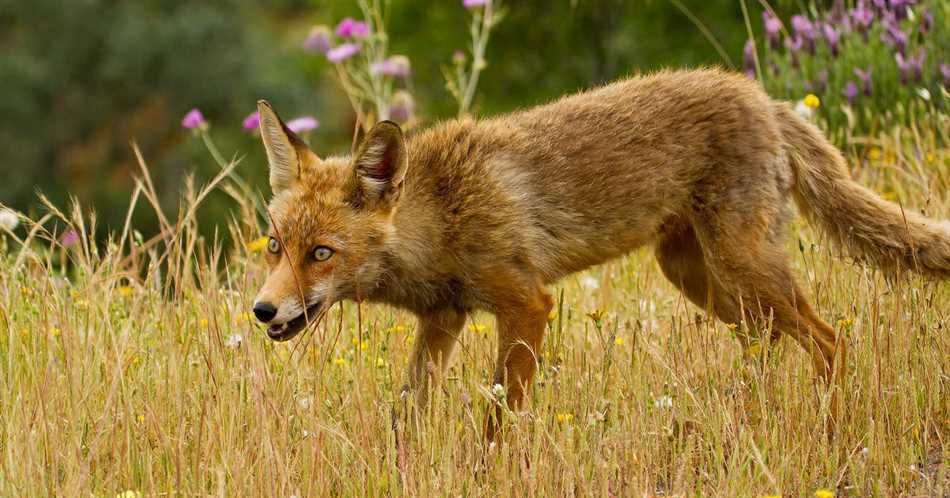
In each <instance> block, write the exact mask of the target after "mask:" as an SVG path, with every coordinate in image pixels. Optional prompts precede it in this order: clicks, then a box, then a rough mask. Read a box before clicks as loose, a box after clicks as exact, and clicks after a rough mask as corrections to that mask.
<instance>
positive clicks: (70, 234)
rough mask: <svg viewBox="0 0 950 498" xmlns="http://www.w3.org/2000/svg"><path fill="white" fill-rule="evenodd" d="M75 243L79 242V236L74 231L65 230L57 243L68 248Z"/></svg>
mask: <svg viewBox="0 0 950 498" xmlns="http://www.w3.org/2000/svg"><path fill="white" fill-rule="evenodd" d="M76 242H79V234H78V233H76V231H75V230H72V229H70V230H66V231H65V232H63V234H62V235H60V236H59V243H60V244H62V245H63V247H69V246H71V245H73V244H75V243H76Z"/></svg>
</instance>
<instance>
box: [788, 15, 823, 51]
mask: <svg viewBox="0 0 950 498" xmlns="http://www.w3.org/2000/svg"><path fill="white" fill-rule="evenodd" d="M792 30H793V31H794V32H795V35H797V36H798V37H800V38H801V39H802V40H804V42H805V46H807V47H808V52H809V53H811V54H814V53H815V38H817V37H818V33H817V30H816V29H815V25H814V24H812V22H811V21H809V20H808V18H807V17H805V16H802V15H796V16H792Z"/></svg>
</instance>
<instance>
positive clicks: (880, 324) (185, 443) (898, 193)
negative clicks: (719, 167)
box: [0, 131, 950, 497]
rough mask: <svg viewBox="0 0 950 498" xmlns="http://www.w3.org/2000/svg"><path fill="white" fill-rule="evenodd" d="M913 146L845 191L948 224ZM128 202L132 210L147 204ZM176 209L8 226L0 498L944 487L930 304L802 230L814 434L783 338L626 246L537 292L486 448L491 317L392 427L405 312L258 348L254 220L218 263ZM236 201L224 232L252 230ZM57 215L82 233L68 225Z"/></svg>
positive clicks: (908, 283)
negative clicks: (829, 362) (426, 402)
mask: <svg viewBox="0 0 950 498" xmlns="http://www.w3.org/2000/svg"><path fill="white" fill-rule="evenodd" d="M940 138H942V140H943V142H942V143H947V137H946V136H943V137H940ZM936 141H937V139H935V138H934V137H933V136H929V135H928V136H925V137H921V136H920V135H918V134H916V133H912V132H906V131H905V132H903V133H900V134H898V133H895V134H892V135H889V136H886V137H883V138H881V139H880V140H879V142H878V144H877V145H878V147H880V149H881V150H882V151H883V152H882V153H881V154H880V158H879V159H876V160H873V161H861V162H862V163H863V164H864V166H863V167H862V168H860V176H861V177H862V181H864V182H865V183H867V184H869V185H872V186H874V187H875V188H877V189H878V191H880V192H883V193H884V194H885V195H888V196H892V197H894V198H896V199H900V200H901V201H902V202H903V203H905V204H906V205H915V206H924V207H925V208H926V210H927V211H928V212H930V213H933V214H937V215H939V216H942V217H944V218H946V217H950V193H948V192H950V190H948V186H950V152H948V151H947V150H946V149H940V148H937V146H936V145H935V142H936ZM915 149H919V150H920V151H921V153H920V154H917V153H914V152H913V151H914V150H915ZM851 154H852V157H854V156H855V151H851ZM862 155H865V153H864V152H862ZM875 156H876V154H875ZM857 161H858V160H857V159H856V164H857ZM224 176H226V175H222V177H224ZM143 178H146V177H143ZM224 183H228V181H227V180H224ZM149 185H150V183H149V182H147V181H143V182H142V184H141V188H140V189H137V190H136V195H135V196H134V198H135V202H136V203H140V204H142V203H148V202H149V201H150V200H152V199H154V198H155V195H154V192H153V191H152V190H151V188H150V186H149ZM186 192H194V189H191V188H188V189H186ZM231 193H232V194H233V195H234V196H235V198H236V199H243V198H244V197H242V194H240V193H238V192H237V191H234V190H231ZM200 197H201V193H200V192H197V193H193V194H192V193H186V195H185V196H184V201H183V203H182V206H183V208H182V215H181V216H180V218H179V219H178V220H163V222H162V225H163V227H165V229H166V232H165V235H164V236H162V237H158V238H156V239H154V240H153V241H138V242H137V241H136V238H135V237H134V236H133V235H132V233H133V232H132V231H130V230H128V229H126V230H124V231H123V232H120V235H119V236H118V237H116V240H115V241H114V242H113V243H111V244H109V245H104V246H99V247H98V248H96V249H94V248H93V247H92V246H90V245H88V244H87V243H85V242H80V243H78V244H76V245H74V246H72V247H70V248H68V249H62V248H59V247H56V246H55V245H54V246H53V247H52V248H50V246H51V243H50V242H49V239H55V237H53V236H52V234H47V233H45V230H46V228H45V227H48V226H51V225H50V224H49V220H44V221H43V222H42V223H41V224H39V225H35V226H28V227H26V228H27V229H31V228H32V229H33V235H34V237H32V239H31V241H28V242H27V244H28V249H23V248H22V247H21V246H20V244H19V243H18V242H17V241H16V240H14V239H13V238H12V236H10V235H9V234H8V236H7V237H6V239H5V240H6V242H3V243H4V244H6V245H7V246H8V248H7V250H6V251H3V252H4V253H6V254H7V255H6V256H2V257H0V283H2V285H0V325H2V333H0V353H2V355H0V361H2V362H3V367H2V371H0V372H2V373H0V449H2V464H0V495H2V496H53V495H56V496H92V495H94V496H99V497H111V496H114V495H116V494H117V493H120V492H123V491H125V490H134V491H135V492H140V493H141V494H142V495H145V496H153V495H161V496H165V495H183V496H207V495H215V496H284V497H286V496H291V495H297V496H322V495H335V496H364V495H368V496H402V495H411V496H536V495H537V496H563V495H580V496H653V495H663V496H760V495H782V496H812V495H813V494H814V493H815V491H816V490H817V489H819V488H827V489H829V490H831V491H833V492H834V493H836V495H837V496H947V495H948V494H950V443H948V441H947V439H948V437H950V334H948V333H947V329H948V327H950V321H948V312H950V287H948V286H947V285H946V284H940V283H934V282H925V281H922V280H919V279H915V278H909V279H907V280H901V281H897V282H890V283H888V282H885V281H884V280H883V279H882V278H881V277H880V276H879V275H877V274H876V273H874V272H873V271H870V270H867V269H863V268H861V267H857V266H854V265H851V264H849V263H848V262H846V261H842V260H839V259H836V258H835V257H834V255H833V251H832V249H831V248H828V247H826V246H823V245H822V244H821V242H820V239H819V238H818V236H817V235H816V234H815V233H814V232H812V231H810V230H808V229H803V228H802V227H801V226H796V227H795V229H794V230H793V231H792V232H793V233H792V236H791V237H790V244H789V248H790V251H792V252H793V253H794V259H795V265H796V267H797V269H798V270H799V275H800V276H801V279H802V281H803V282H804V283H805V285H806V287H807V288H808V289H809V290H810V292H811V293H812V296H813V298H814V300H815V302H816V303H817V308H818V310H819V312H820V314H821V315H822V316H823V317H824V318H825V319H826V320H828V321H829V322H831V323H835V324H837V325H836V326H837V328H839V329H845V330H847V336H848V339H849V341H850V344H851V349H850V351H851V355H850V373H849V377H848V379H847V386H848V390H847V392H846V393H845V399H846V403H847V409H846V411H845V414H844V419H843V421H842V422H841V423H840V425H839V430H838V432H837V434H836V435H835V437H834V438H833V439H831V440H829V438H828V436H827V434H826V432H825V431H824V429H823V428H824V426H825V418H826V414H827V410H826V408H825V407H824V406H825V405H824V404H823V403H824V402H825V401H826V398H827V397H826V395H825V394H824V393H822V392H821V390H819V389H816V387H815V386H814V385H813V384H812V381H811V379H812V372H811V369H810V362H809V361H808V360H807V358H806V356H805V355H804V354H803V353H802V351H801V350H800V348H798V347H797V346H796V345H795V344H794V343H792V341H789V340H787V339H785V340H782V341H781V342H779V343H778V344H776V345H774V346H772V347H768V348H760V349H758V350H757V351H756V350H753V351H752V352H751V353H752V354H751V355H748V356H751V357H750V358H743V354H742V351H740V350H739V347H738V342H737V341H735V340H732V339H731V338H730V335H731V334H732V332H731V331H730V330H729V328H728V327H727V326H725V325H723V324H720V323H712V322H710V321H708V320H705V319H704V318H702V316H701V314H700V313H699V310H697V309H696V308H694V307H692V306H691V305H689V304H687V303H686V302H685V301H684V300H683V298H682V297H680V296H679V295H678V294H677V293H676V292H675V291H674V289H673V288H672V286H671V285H669V284H668V283H667V282H666V281H665V280H664V279H663V278H662V275H660V273H659V270H658V268H657V266H656V264H655V263H654V262H653V261H652V258H651V255H650V254H649V251H647V250H643V251H640V252H638V253H636V254H633V255H631V256H630V257H628V258H626V259H624V260H623V261H619V262H615V263H611V264H608V265H606V266H603V267H599V268H595V269H593V270H591V271H589V272H587V273H585V274H583V275H578V276H577V277H575V278H570V279H568V280H566V281H564V282H563V283H562V285H559V286H558V287H557V288H556V289H555V290H556V292H557V293H558V294H559V295H560V296H562V298H561V301H562V303H561V305H560V306H559V309H558V312H557V313H556V315H555V316H553V318H552V320H551V325H550V332H549V334H548V336H547V339H546V342H545V346H544V351H543V354H542V358H541V363H542V364H541V368H540V371H541V372H542V373H541V376H540V379H539V382H538V384H537V386H536V388H535V390H534V395H533V400H532V403H531V410H530V412H529V413H528V414H525V415H518V416H515V417H512V418H513V421H512V422H511V423H510V425H509V426H508V433H507V435H506V437H505V443H504V444H503V445H501V446H499V447H495V448H493V449H492V450H490V451H486V449H485V448H484V447H483V444H482V439H481V426H482V420H483V418H484V416H485V413H486V406H487V402H488V401H487V398H488V396H489V394H488V391H487V388H488V386H487V384H486V381H487V379H488V378H489V372H490V368H491V365H492V353H493V351H494V344H493V343H494V334H493V333H492V332H493V324H492V322H491V321H490V317H488V316H485V315H477V316H475V317H473V318H472V320H471V321H470V323H471V326H470V327H468V330H467V331H466V333H465V336H464V337H463V338H462V343H463V346H462V347H461V348H460V353H459V354H458V355H457V357H456V358H455V361H454V363H453V365H454V366H453V367H452V369H451V372H450V373H449V375H448V377H447V378H445V379H444V381H443V382H442V384H441V388H440V389H438V390H437V392H436V393H435V394H434V396H433V399H432V403H431V406H430V409H429V411H428V414H424V415H423V416H422V417H420V418H419V419H418V420H416V419H414V418H413V417H411V416H409V415H407V413H409V411H408V410H407V406H406V405H407V403H408V400H403V399H400V397H399V395H398V393H399V388H400V386H401V385H402V383H403V371H404V369H405V367H406V362H407V359H408V352H409V348H410V339H411V337H412V332H413V327H414V325H413V322H412V320H411V317H410V316H409V315H407V314H406V313H403V312H399V311H395V310H392V309H388V308H385V307H382V306H372V305H363V306H362V307H361V309H358V306H357V305H356V304H353V303H347V304H344V305H341V306H338V307H337V308H334V310H333V311H332V312H331V313H330V315H329V317H328V320H327V322H326V323H325V324H324V326H322V327H320V328H319V329H318V330H316V331H315V332H314V333H313V334H311V335H308V336H307V337H306V338H305V339H304V340H302V341H296V342H291V343H288V344H274V343H271V342H269V341H268V340H267V339H266V338H265V335H264V334H263V332H262V330H261V328H260V327H259V326H258V325H256V324H255V323H254V322H253V321H252V320H250V315H248V314H247V313H246V311H247V310H248V308H249V303H250V302H251V299H252V296H253V294H254V292H255V289H256V286H257V284H258V283H259V282H260V281H261V279H262V276H263V275H262V272H263V268H262V264H261V261H260V258H259V255H258V254H248V253H247V251H246V250H245V249H244V248H243V241H246V240H247V239H248V237H251V236H253V234H255V233H257V230H259V227H257V226H255V224H254V223H253V222H243V221H238V222H235V223H233V224H232V227H231V231H232V234H233V236H234V237H235V238H236V239H237V240H241V241H242V245H239V246H238V248H236V249H234V250H232V251H230V253H229V254H228V257H227V260H228V261H227V264H221V263H220V261H221V260H222V259H223V258H224V257H223V256H222V254H221V251H219V250H215V249H214V247H215V245H214V244H210V243H206V242H205V241H203V240H200V239H199V238H197V236H196V235H195V230H194V226H195V225H194V216H195V215H194V212H195V209H193V208H194V207H195V206H197V205H198V204H200ZM140 208H141V207H140ZM239 209H240V210H239V211H238V214H236V216H235V220H251V219H254V216H253V214H252V213H253V212H254V211H253V208H252V207H250V206H249V203H247V202H243V203H241V204H240V205H239ZM189 213H191V214H189ZM57 217H61V218H64V219H66V220H68V221H69V222H71V223H72V226H74V227H75V228H77V230H79V231H81V232H82V231H84V228H83V227H82V226H80V220H84V222H85V224H86V225H88V223H89V221H90V219H89V218H88V217H86V218H81V213H78V212H76V213H73V214H70V215H69V216H65V215H62V214H60V213H58V212H56V211H51V215H50V218H57ZM24 233H25V232H24V231H23V230H22V229H20V230H19V231H18V236H19V239H23V237H24ZM173 234H177V235H173ZM799 240H800V241H801V246H800V247H802V248H803V250H799V243H798V241H799ZM61 258H62V259H68V261H69V262H70V263H69V265H68V266H69V271H68V274H66V275H64V274H62V273H61V272H60V270H59V269H58V268H59V262H60V259H61ZM215 268H220V269H218V270H215ZM594 287H597V288H596V289H594ZM594 310H603V312H604V316H603V318H602V319H601V320H600V322H595V321H594V320H592V319H591V317H589V316H588V313H590V312H592V311H594ZM358 312H359V313H358ZM360 323H361V324H362V332H360V329H359V328H358V324H360ZM360 335H362V341H361V340H360ZM238 338H240V341H238ZM238 342H240V343H239V344H237V343H238Z"/></svg>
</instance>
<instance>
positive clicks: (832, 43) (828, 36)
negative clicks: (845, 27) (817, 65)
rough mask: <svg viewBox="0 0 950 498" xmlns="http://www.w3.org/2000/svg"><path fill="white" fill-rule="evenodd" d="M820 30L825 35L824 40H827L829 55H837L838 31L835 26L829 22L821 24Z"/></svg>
mask: <svg viewBox="0 0 950 498" xmlns="http://www.w3.org/2000/svg"><path fill="white" fill-rule="evenodd" d="M821 32H822V34H823V35H825V40H826V41H827V42H828V48H829V49H831V55H832V56H834V57H837V56H838V39H839V38H838V37H839V35H838V32H837V31H835V28H833V27H832V26H831V24H828V23H825V24H822V25H821Z"/></svg>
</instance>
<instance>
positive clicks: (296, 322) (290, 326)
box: [267, 302, 321, 342]
mask: <svg viewBox="0 0 950 498" xmlns="http://www.w3.org/2000/svg"><path fill="white" fill-rule="evenodd" d="M320 304H321V303H319V302H318V303H315V304H313V305H311V306H309V307H307V311H306V312H305V313H301V314H300V315H298V316H297V318H294V319H292V320H289V321H287V322H284V323H282V324H280V325H271V326H270V327H267V337H270V338H271V340H274V341H277V342H284V341H289V340H290V339H293V338H294V336H296V335H297V334H299V333H300V331H301V330H303V329H304V327H306V326H307V324H308V323H310V322H308V321H307V319H308V318H309V319H310V320H311V321H313V320H316V318H317V311H319V310H320Z"/></svg>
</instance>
